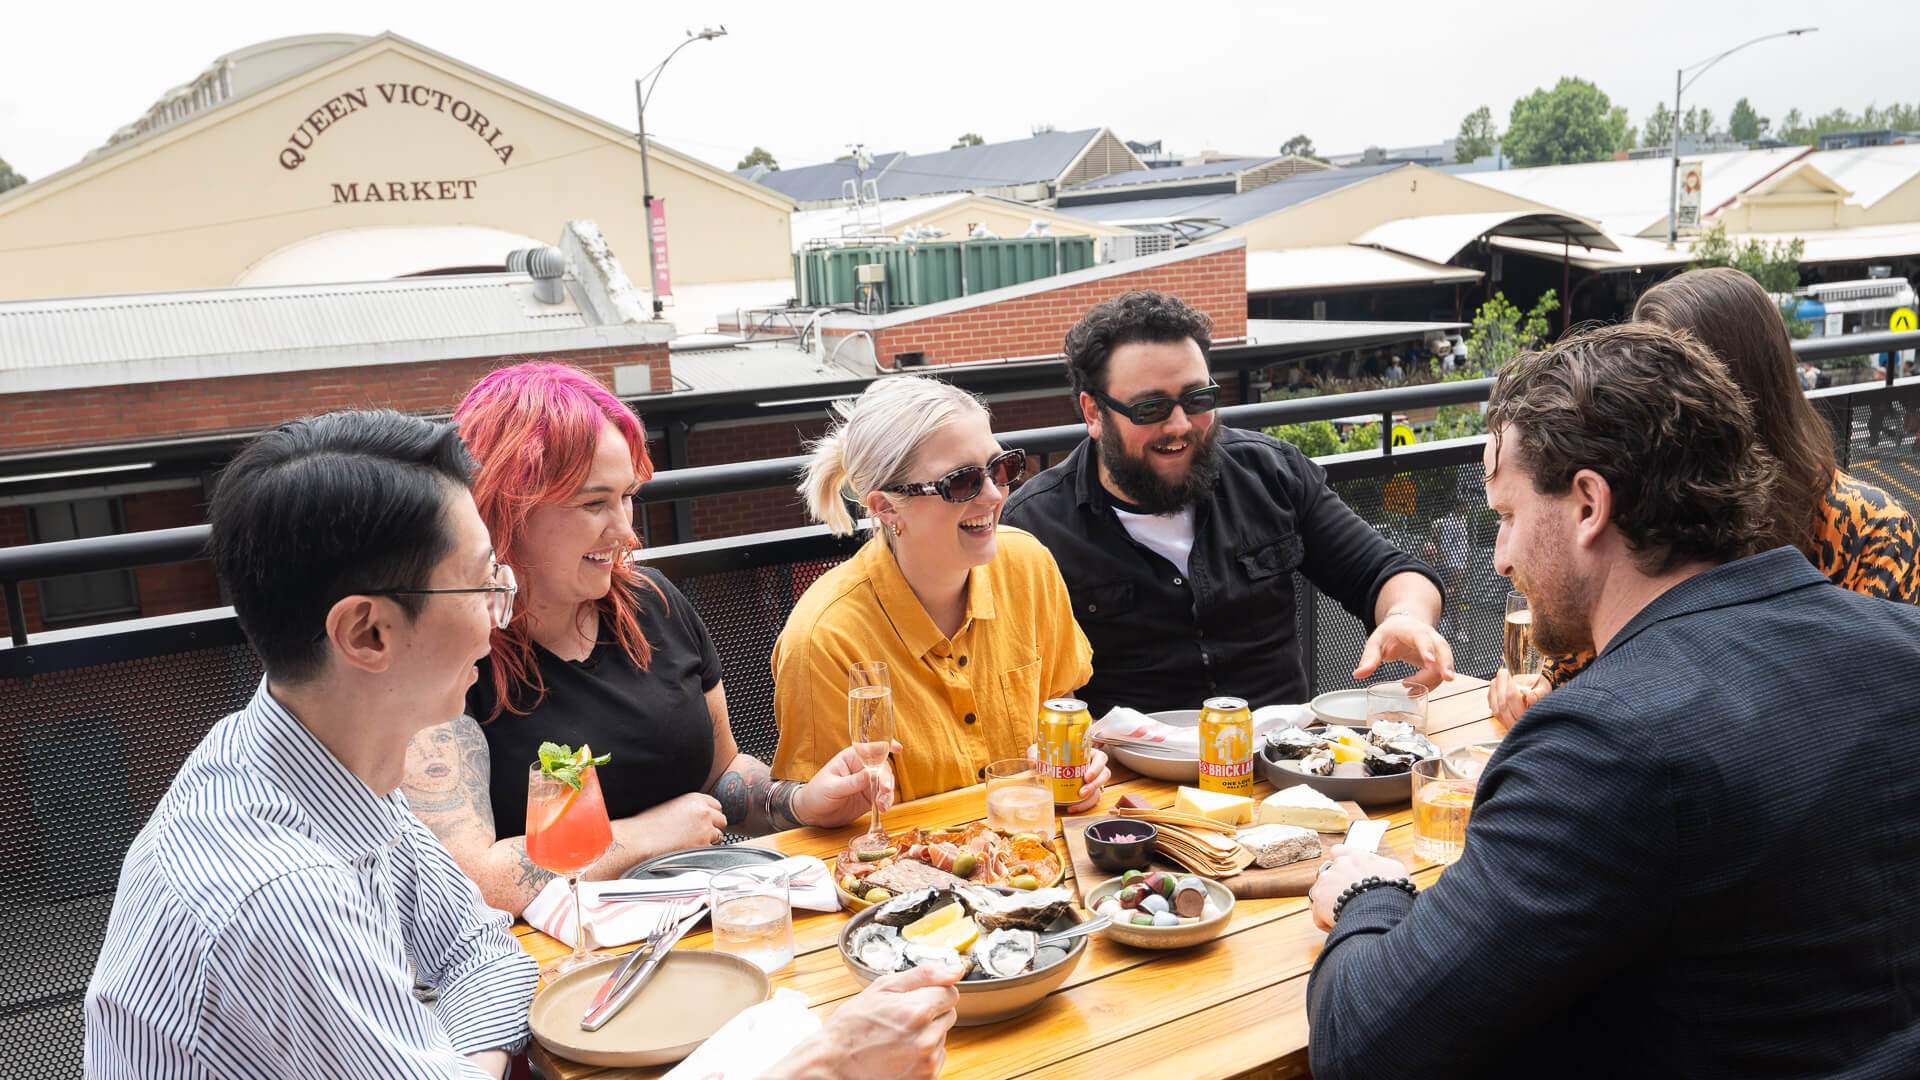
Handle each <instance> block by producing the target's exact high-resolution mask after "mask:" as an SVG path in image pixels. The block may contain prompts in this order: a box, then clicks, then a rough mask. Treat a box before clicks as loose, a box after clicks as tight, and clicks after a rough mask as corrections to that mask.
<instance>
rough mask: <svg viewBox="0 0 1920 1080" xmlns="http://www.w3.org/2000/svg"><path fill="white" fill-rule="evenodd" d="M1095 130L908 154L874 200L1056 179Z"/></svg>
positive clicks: (882, 181) (884, 179)
mask: <svg viewBox="0 0 1920 1080" xmlns="http://www.w3.org/2000/svg"><path fill="white" fill-rule="evenodd" d="M1098 134H1100V129H1099V128H1088V129H1086V130H1085V131H1049V132H1047V133H1045V134H1043V135H1035V136H1033V137H1032V138H1029V139H1014V140H1011V141H1009V142H1000V143H983V144H982V145H980V146H962V147H958V148H956V149H953V150H943V151H941V152H939V153H937V154H909V155H907V156H906V157H905V159H904V160H900V161H896V162H894V163H893V166H892V167H891V168H889V169H888V170H887V172H886V175H885V176H883V177H881V179H880V197H881V198H883V199H904V198H908V197H910V196H914V195H933V194H937V193H940V192H943V191H975V190H979V189H981V188H997V187H1014V186H1017V185H1019V184H1039V183H1045V182H1047V181H1049V180H1053V179H1056V178H1057V177H1059V175H1060V174H1061V173H1063V172H1066V171H1067V166H1069V165H1071V164H1073V159H1075V158H1077V157H1079V156H1080V152H1081V151H1082V150H1085V149H1086V148H1087V144H1088V143H1090V142H1092V141H1093V137H1094V136H1096V135H1098Z"/></svg>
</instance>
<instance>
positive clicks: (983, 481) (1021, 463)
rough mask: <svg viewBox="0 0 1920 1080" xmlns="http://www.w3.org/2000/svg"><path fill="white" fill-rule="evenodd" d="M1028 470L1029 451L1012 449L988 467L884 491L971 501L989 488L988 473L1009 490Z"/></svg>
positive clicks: (887, 488)
mask: <svg viewBox="0 0 1920 1080" xmlns="http://www.w3.org/2000/svg"><path fill="white" fill-rule="evenodd" d="M1026 471H1027V452H1026V451H1025V450H1009V451H1007V452H1006V453H1004V454H996V455H995V456H994V457H993V458H992V459H991V460H990V461H988V462H987V463H986V464H985V465H968V466H966V467H965V468H961V469H955V470H953V471H952V472H950V473H948V474H947V475H945V476H943V477H941V478H940V479H938V480H934V481H930V482H928V483H924V484H895V485H893V486H892V487H885V488H881V489H880V490H881V491H884V492H886V493H887V494H889V495H938V496H940V497H941V498H943V499H945V500H947V501H948V502H950V503H963V502H972V501H973V500H975V499H977V498H979V497H980V492H982V491H984V490H985V489H986V486H987V474H988V473H992V474H993V483H994V486H995V487H1000V488H1007V487H1012V486H1013V485H1014V484H1017V483H1019V482H1020V477H1021V476H1022V475H1024V474H1025V473H1026Z"/></svg>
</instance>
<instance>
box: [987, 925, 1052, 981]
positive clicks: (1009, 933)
mask: <svg viewBox="0 0 1920 1080" xmlns="http://www.w3.org/2000/svg"><path fill="white" fill-rule="evenodd" d="M1039 947H1040V938H1039V936H1038V935H1037V934H1035V933H1033V931H1031V930H995V931H993V932H992V933H990V934H987V935H986V936H985V937H982V938H981V939H980V940H979V942H978V943H976V944H975V945H974V947H973V962H974V963H975V964H976V965H978V966H979V968H980V970H981V971H983V972H985V973H986V974H987V976H988V977H989V978H994V979H1009V978H1012V977H1013V976H1015V975H1019V974H1022V973H1024V972H1025V971H1026V970H1027V969H1028V968H1030V967H1032V966H1033V959H1034V956H1035V954H1037V953H1038V952H1039Z"/></svg>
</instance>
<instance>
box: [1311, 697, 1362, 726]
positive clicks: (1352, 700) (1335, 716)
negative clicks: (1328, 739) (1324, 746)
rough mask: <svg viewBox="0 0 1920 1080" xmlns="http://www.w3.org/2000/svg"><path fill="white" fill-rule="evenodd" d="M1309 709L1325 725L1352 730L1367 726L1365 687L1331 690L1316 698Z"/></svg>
mask: <svg viewBox="0 0 1920 1080" xmlns="http://www.w3.org/2000/svg"><path fill="white" fill-rule="evenodd" d="M1307 707H1308V708H1309V709H1312V710H1313V715H1314V718H1315V719H1317V720H1319V721H1320V722H1321V723H1323V724H1339V725H1341V726H1342V727H1350V728H1364V727H1366V726H1367V691H1366V688H1365V687H1356V688H1354V689H1352V690H1329V691H1327V692H1326V693H1324V694H1321V695H1320V696H1319V697H1317V698H1314V699H1313V701H1312V702H1311V703H1309V704H1308V706H1307Z"/></svg>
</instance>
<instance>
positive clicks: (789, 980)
mask: <svg viewBox="0 0 1920 1080" xmlns="http://www.w3.org/2000/svg"><path fill="white" fill-rule="evenodd" d="M1486 685H1487V684H1486V683H1485V682H1484V681H1482V680H1480V679H1474V678H1469V677H1466V676H1461V677H1458V678H1456V679H1454V680H1453V681H1452V682H1450V683H1447V684H1445V685H1444V686H1442V687H1441V688H1440V690H1439V691H1438V692H1436V694H1435V695H1434V697H1433V698H1432V700H1431V701H1430V703H1429V705H1428V716H1427V735H1428V737H1429V738H1431V739H1432V740H1433V741H1434V742H1435V743H1436V744H1438V745H1439V746H1440V748H1441V749H1443V750H1445V749H1451V748H1452V747H1455V746H1460V745H1464V744H1466V743H1474V742H1489V741H1493V740H1496V739H1498V738H1499V737H1500V735H1501V732H1500V730H1499V729H1498V728H1497V727H1496V726H1495V725H1494V723H1493V721H1492V720H1491V718H1490V711H1489V710H1488V708H1487V695H1486ZM1114 776H1115V780H1116V782H1115V783H1112V784H1110V785H1109V786H1108V787H1107V789H1106V795H1105V797H1104V798H1103V799H1102V806H1103V807H1110V806H1112V804H1113V801H1114V800H1115V799H1117V798H1119V797H1120V795H1122V794H1124V793H1127V792H1138V793H1140V794H1143V795H1145V796H1147V797H1148V798H1150V799H1153V800H1155V802H1156V803H1168V804H1170V803H1171V802H1172V800H1173V795H1174V788H1175V787H1176V786H1177V785H1175V784H1170V783H1167V782H1165V781H1161V780H1152V779H1148V778H1144V777H1138V776H1135V775H1134V774H1132V773H1130V772H1128V771H1127V770H1125V769H1122V768H1119V767H1118V766H1116V767H1115V769H1114ZM1271 790H1272V788H1271V787H1269V786H1268V785H1267V784H1265V783H1264V782H1260V781H1259V780H1258V778H1257V777H1256V782H1255V797H1256V798H1264V797H1265V796H1266V795H1267V794H1268V793H1269V792H1270V791H1271ZM1373 813H1374V816H1376V817H1385V818H1387V819H1388V820H1389V821H1391V822H1392V825H1391V827H1390V828H1389V829H1388V830H1387V835H1386V839H1384V840H1383V841H1381V844H1380V852H1381V854H1383V855H1389V856H1392V857H1393V858H1396V859H1399V860H1400V861H1401V862H1403V863H1405V864H1406V865H1407V866H1408V867H1409V868H1410V869H1411V870H1412V872H1413V877H1414V880H1415V881H1416V882H1417V883H1419V884H1420V885H1421V886H1423V887H1424V886H1427V885H1431V884H1432V883H1433V882H1434V881H1435V880H1436V879H1437V878H1438V877H1439V873H1440V867H1438V866H1436V865H1434V864H1432V863H1428V862H1426V861H1424V860H1422V859H1419V858H1417V857H1416V856H1415V855H1414V854H1413V826H1412V812H1411V810H1410V808H1409V807H1407V806H1404V805H1403V806H1401V807H1399V808H1398V809H1396V810H1394V811H1393V812H1392V813H1390V814H1381V813H1380V812H1379V811H1377V810H1376V811H1374V812H1373ZM985 815H986V795H985V789H984V788H982V787H970V788H962V789H960V790H957V791H949V792H946V793H944V794H940V795H934V796H931V797H928V798H925V799H920V800H918V801H915V802H911V803H904V804H902V805H900V806H897V807H895V808H894V809H892V810H891V811H889V812H888V814H887V827H888V828H889V829H890V830H899V829H905V828H911V827H913V826H923V827H927V828H940V827H947V826H953V825H959V824H964V823H966V822H970V821H975V820H978V819H980V818H982V817H984V816H985ZM863 825H864V821H863V822H861V823H860V824H857V825H852V826H848V827H845V828H841V829H795V830H792V831H790V832H784V833H776V834H773V835H771V836H763V837H760V838H758V839H755V840H753V841H751V842H750V843H752V844H753V845H754V846H758V847H770V848H775V849H777V850H780V851H784V852H787V853H789V854H796V855H817V856H819V857H820V858H822V859H824V860H826V861H827V862H828V863H829V865H831V863H832V861H833V857H834V855H835V854H836V853H838V852H839V851H840V850H841V849H842V848H844V847H845V846H846V845H847V843H848V842H849V841H850V840H851V839H852V838H853V837H854V835H855V834H856V833H857V832H858V831H859V830H860V828H861V827H862V826H863ZM1055 843H1056V845H1057V846H1059V847H1060V849H1061V860H1062V862H1063V863H1066V864H1067V866H1068V873H1069V874H1071V873H1072V866H1071V863H1069V862H1068V861H1067V859H1066V854H1065V847H1064V845H1063V844H1061V843H1060V841H1059V840H1058V839H1057V838H1056V840H1055ZM846 919H847V915H846V913H845V912H839V913H831V914H828V913H819V912H804V911H795V912H794V916H793V939H794V954H795V955H794V961H793V963H792V964H790V965H788V966H787V967H786V968H785V969H784V970H782V971H779V972H777V973H775V975H774V976H773V984H774V986H775V987H781V986H787V987H792V988H793V989H795V990H799V991H800V992H802V993H804V994H806V995H807V1000H808V1001H809V1002H810V1003H811V1004H812V1008H813V1009H814V1011H815V1012H816V1013H818V1014H819V1015H820V1016H822V1017H823V1018H824V1017H825V1016H827V1015H830V1014H831V1013H832V1011H833V1009H834V1008H836V1007H837V1006H838V1004H839V1003H840V1002H841V1001H843V1000H845V999H847V998H849V997H851V996H853V995H854V994H857V993H859V991H860V984H859V983H858V982H856V981H855V980H854V978H853V976H852V975H851V974H850V973H849V972H848V971H847V968H846V965H845V964H844V963H843V962H842V961H841V959H840V955H839V950H838V949H837V948H836V947H835V941H836V938H837V936H838V935H839V933H840V928H841V926H842V925H843V924H844V923H845V921H846ZM514 933H515V934H517V935H519V937H520V942H521V944H522V946H524V947H525V948H526V950H527V952H528V953H529V954H531V955H532V956H533V958H534V959H535V960H537V961H539V962H541V963H545V962H546V961H547V960H549V959H551V958H553V957H556V956H559V955H561V954H562V953H565V952H567V951H568V946H567V945H563V944H562V943H560V942H559V941H556V940H554V939H553V938H551V937H548V936H547V935H546V934H544V933H541V932H540V931H538V930H535V929H533V928H532V927H530V926H528V925H527V924H525V923H524V922H520V923H515V924H514ZM1325 940H1326V935H1325V934H1323V933H1321V932H1320V931H1319V930H1318V929H1316V928H1315V927H1314V925H1313V917H1312V915H1311V914H1310V913H1309V911H1308V907H1307V901H1306V898H1304V897H1289V898H1285V899H1277V900H1241V901H1239V902H1237V903H1236V904H1235V905H1234V910H1233V916H1232V919H1231V920H1230V921H1229V923H1228V926H1227V929H1226V930H1225V931H1224V932H1223V933H1222V934H1221V936H1220V937H1219V938H1217V939H1215V940H1213V941H1211V942H1208V943H1207V944H1204V945H1200V946H1196V947H1194V948H1192V949H1186V950H1181V951H1178V952H1150V951H1143V950H1138V949H1131V948H1128V947H1127V946H1124V945H1118V944H1115V943H1113V942H1112V941H1110V940H1108V939H1107V938H1106V937H1105V936H1104V935H1098V934H1096V935H1094V937H1093V938H1092V940H1090V941H1089V942H1088V949H1087V954H1086V956H1085V957H1084V958H1083V959H1082V960H1081V962H1080V966H1079V967H1078V968H1077V969H1076V970H1075V971H1074V973H1073V975H1072V976H1071V977H1070V978H1069V979H1068V981H1067V982H1066V983H1065V984H1064V985H1063V986H1061V987H1060V989H1058V990H1056V991H1055V992H1054V993H1053V994H1051V995H1050V996H1049V997H1048V998H1047V1000H1046V1001H1045V1002H1043V1003H1042V1004H1041V1005H1040V1006H1039V1008H1037V1009H1035V1010H1034V1011H1032V1012H1030V1013H1027V1014H1026V1015H1024V1016H1021V1017H1018V1018H1015V1019H1013V1020H1008V1021H1004V1022H1002V1023H999V1024H992V1025H989V1026H986V1027H975V1028H960V1027H956V1028H954V1029H953V1031H952V1033H951V1034H950V1035H949V1037H948V1039H947V1066H946V1070H945V1072H944V1073H943V1074H942V1075H944V1076H948V1077H1013V1076H1020V1077H1078V1078H1085V1077H1097V1076H1109V1075H1125V1076H1126V1077H1128V1080H1147V1078H1151V1077H1167V1078H1169V1080H1197V1078H1205V1077H1221V1078H1225V1077H1235V1076H1241V1075H1244V1074H1249V1073H1252V1074H1255V1075H1257V1076H1259V1077H1261V1078H1262V1080H1267V1078H1274V1080H1277V1078H1280V1077H1289V1076H1305V1075H1307V1015H1306V992H1307V974H1308V972H1309V971H1311V970H1312V968H1313V962H1314V959H1315V958H1316V957H1317V956H1318V955H1319V952H1320V946H1321V943H1322V942H1324V941H1325ZM711 946H712V935H711V934H710V933H709V932H708V931H707V930H705V929H704V928H703V929H698V930H695V931H693V932H690V933H689V934H687V936H686V937H685V938H684V939H682V941H681V943H680V945H679V946H678V948H682V949H687V948H692V949H705V948H710V947H711ZM630 948H632V946H625V947H622V948H620V949H614V950H609V951H611V952H623V951H626V950H627V949H630ZM528 1054H529V1056H531V1057H532V1058H533V1060H534V1061H535V1063H537V1064H538V1065H539V1067H540V1069H541V1070H542V1071H543V1072H544V1073H545V1074H546V1075H547V1076H549V1077H552V1078H554V1080H583V1078H586V1077H593V1078H595V1080H615V1078H627V1077H655V1076H660V1075H663V1074H664V1073H665V1072H666V1071H667V1069H666V1068H658V1069H607V1068H600V1067H597V1066H590V1065H578V1064H575V1063H573V1062H570V1061H566V1060H563V1059H560V1058H556V1057H554V1056H552V1055H550V1054H548V1053H547V1052H546V1051H545V1050H543V1049H541V1047H540V1046H539V1044H537V1043H535V1044H532V1045H531V1046H530V1047H529V1049H528Z"/></svg>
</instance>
